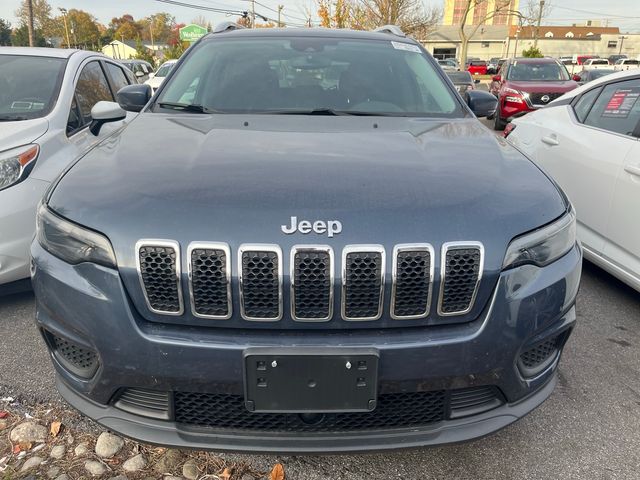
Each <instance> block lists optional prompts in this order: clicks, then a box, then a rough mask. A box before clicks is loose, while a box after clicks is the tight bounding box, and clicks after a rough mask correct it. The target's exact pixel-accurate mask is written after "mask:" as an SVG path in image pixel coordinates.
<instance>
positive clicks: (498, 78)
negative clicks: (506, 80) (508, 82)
mask: <svg viewBox="0 0 640 480" xmlns="http://www.w3.org/2000/svg"><path fill="white" fill-rule="evenodd" d="M491 80H493V81H494V82H501V81H502V76H500V75H494V76H493V77H491Z"/></svg>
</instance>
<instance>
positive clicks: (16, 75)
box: [0, 55, 66, 121]
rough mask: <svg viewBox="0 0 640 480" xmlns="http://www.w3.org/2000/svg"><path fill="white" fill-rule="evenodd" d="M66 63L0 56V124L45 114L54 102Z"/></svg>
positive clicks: (59, 59) (62, 61) (51, 59)
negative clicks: (0, 122)
mask: <svg viewBox="0 0 640 480" xmlns="http://www.w3.org/2000/svg"><path fill="white" fill-rule="evenodd" d="M65 65H66V60H65V59H62V58H48V57H35V56H21V55H0V121H18V120H29V119H32V118H40V117H44V116H45V115H47V114H48V113H49V112H50V111H51V109H52V108H53V106H54V105H55V103H56V100H57V99H58V93H59V91H60V83H61V82H62V76H63V75H64V68H65Z"/></svg>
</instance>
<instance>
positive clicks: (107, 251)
mask: <svg viewBox="0 0 640 480" xmlns="http://www.w3.org/2000/svg"><path fill="white" fill-rule="evenodd" d="M36 237H37V239H38V242H39V243H40V245H42V248H44V249H45V250H46V251H47V252H49V253H50V254H52V255H55V256H56V257H58V258H60V259H62V260H64V261H65V262H68V263H71V264H72V265H76V264H78V263H82V262H91V263H97V264H99V265H104V266H105V267H112V268H115V266H116V256H115V254H114V253H113V247H112V246H111V243H110V242H109V240H108V239H107V238H106V237H105V236H103V235H100V234H99V233H96V232H94V231H92V230H88V229H86V228H83V227H80V226H78V225H76V224H75V223H71V222H70V221H68V220H65V219H64V218H62V217H59V216H58V215H56V214H55V213H53V212H52V211H51V210H49V208H48V207H47V206H46V205H45V204H44V203H41V204H40V205H39V206H38V215H37V225H36Z"/></svg>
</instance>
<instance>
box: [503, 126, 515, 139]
mask: <svg viewBox="0 0 640 480" xmlns="http://www.w3.org/2000/svg"><path fill="white" fill-rule="evenodd" d="M515 129H516V126H515V125H514V124H513V123H507V126H506V127H504V132H502V136H503V137H504V138H507V137H508V136H509V134H510V133H511V132H513V131H514V130H515Z"/></svg>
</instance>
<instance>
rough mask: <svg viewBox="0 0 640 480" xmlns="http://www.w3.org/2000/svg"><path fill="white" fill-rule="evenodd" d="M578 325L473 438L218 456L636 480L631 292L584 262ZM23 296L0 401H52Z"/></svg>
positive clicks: (449, 473) (7, 340) (371, 472)
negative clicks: (509, 421)
mask: <svg viewBox="0 0 640 480" xmlns="http://www.w3.org/2000/svg"><path fill="white" fill-rule="evenodd" d="M578 301H579V303H578V326H577V328H576V330H575V331H574V334H573V336H572V337H571V339H570V341H569V343H568V345H567V348H566V350H565V353H564V357H563V359H562V362H561V364H560V371H559V382H558V387H557V389H556V391H555V392H554V394H553V395H552V396H551V398H550V399H549V400H548V401H547V402H546V403H545V404H543V405H542V406H541V407H540V408H539V409H537V410H536V411H534V412H533V413H532V414H530V415H529V416H528V417H526V418H524V419H523V420H521V421H520V422H518V423H516V424H514V425H511V426H509V427H507V428H506V429H504V430H502V431H501V432H498V433H497V434H495V435H493V436H490V437H487V438H484V439H481V440H477V441H474V442H470V443H466V444H461V445H453V446H445V447H440V448H431V449H420V450H412V451H403V452H396V453H391V454H373V455H371V454H370V455H364V456H351V455H344V456H316V457H284V458H279V459H276V458H274V457H267V456H252V457H245V456H240V455H233V456H227V457H230V458H229V459H230V460H231V459H237V460H244V461H247V462H250V463H252V464H255V465H256V466H257V467H258V468H259V467H264V465H270V464H272V463H273V462H274V461H276V460H281V461H282V462H283V463H284V465H285V468H286V471H287V479H288V480H293V479H299V480H320V479H323V480H326V479H349V480H351V479H353V480H373V479H389V478H405V479H416V480H418V479H420V480H422V479H442V478H448V479H497V478H505V479H506V478H508V479H547V478H549V479H551V478H554V479H557V478H562V479H587V478H588V479H637V478H638V476H639V473H638V471H639V469H640V295H639V294H638V293H636V292H635V291H633V290H631V289H630V288H628V287H626V286H625V285H623V284H622V283H620V282H619V281H617V280H616V279H614V278H613V277H611V276H610V275H608V274H606V273H605V272H603V271H602V270H600V269H598V268H596V267H594V266H592V265H590V264H585V267H584V273H583V282H582V288H581V292H580V295H579V300H578ZM34 313H35V307H34V300H33V295H32V294H30V293H26V294H19V295H13V296H9V297H2V298H0V397H2V396H6V395H11V396H14V397H22V398H24V399H28V400H29V401H42V402H57V401H60V400H59V399H58V395H57V393H56V391H55V388H54V386H53V369H52V367H51V365H50V363H49V360H48V358H47V354H46V351H45V348H44V345H43V343H42V341H41V340H40V338H39V337H38V335H37V334H36V331H35V328H34V326H33V317H34Z"/></svg>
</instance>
